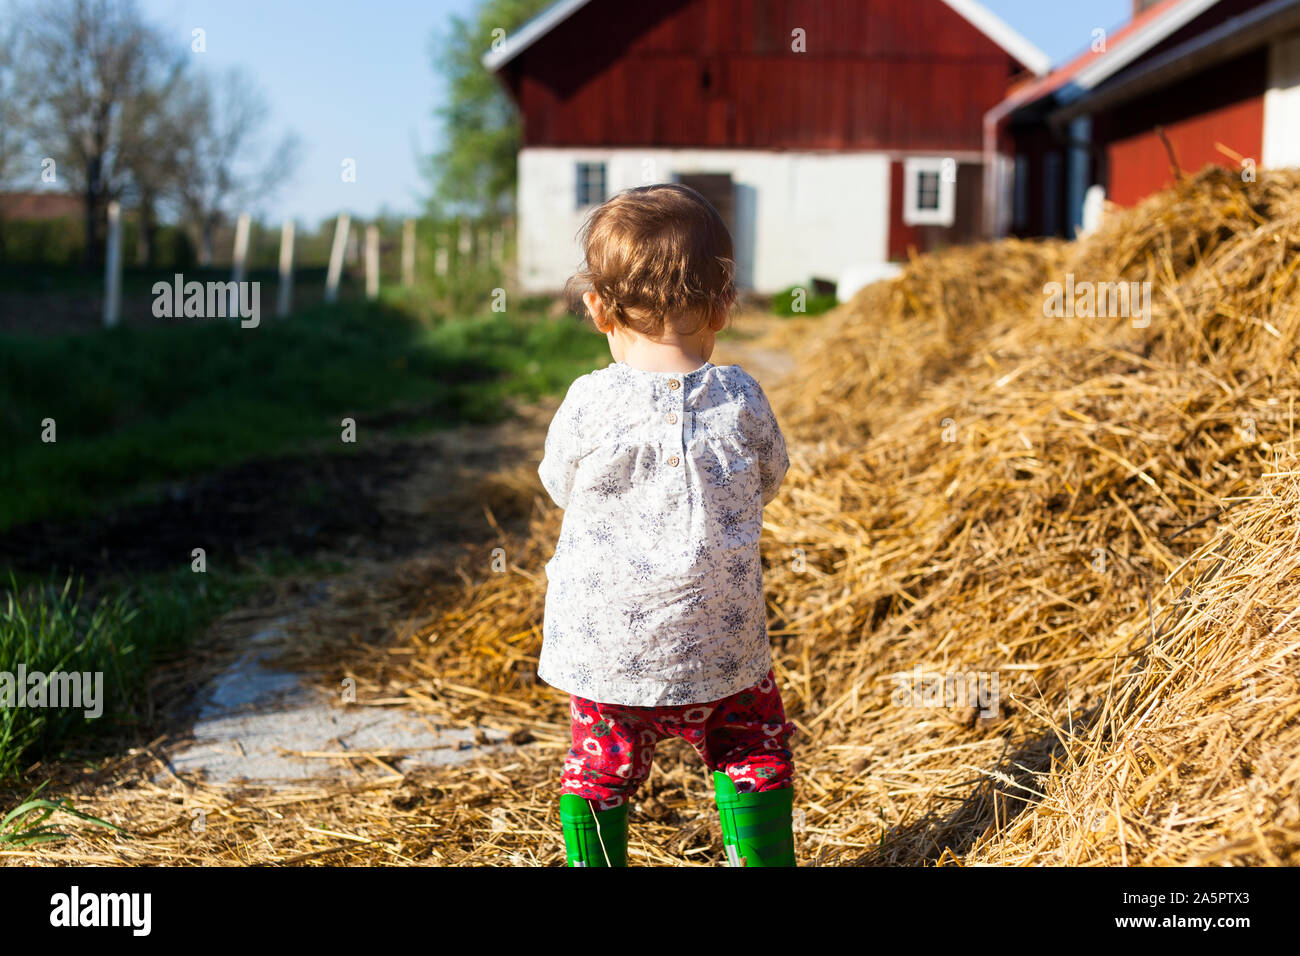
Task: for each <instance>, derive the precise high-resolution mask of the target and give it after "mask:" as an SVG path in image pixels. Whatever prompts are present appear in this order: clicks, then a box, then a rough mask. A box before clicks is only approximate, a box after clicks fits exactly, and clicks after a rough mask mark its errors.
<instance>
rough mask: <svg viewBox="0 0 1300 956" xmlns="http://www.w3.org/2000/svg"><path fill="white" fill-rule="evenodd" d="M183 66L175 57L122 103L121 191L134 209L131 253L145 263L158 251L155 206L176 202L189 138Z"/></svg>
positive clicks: (119, 156)
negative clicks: (160, 73)
mask: <svg viewBox="0 0 1300 956" xmlns="http://www.w3.org/2000/svg"><path fill="white" fill-rule="evenodd" d="M182 57H183V54H182ZM183 70H184V60H183V59H178V60H176V61H175V62H174V63H173V64H172V66H171V68H170V70H169V71H168V72H167V73H166V74H165V75H164V76H163V77H162V78H161V79H160V80H159V81H158V82H156V83H153V84H151V85H150V86H148V87H147V88H145V89H142V90H140V91H139V92H138V93H137V94H136V95H135V96H134V97H132V98H131V99H129V100H127V101H126V103H124V104H123V108H122V124H121V140H120V144H119V151H118V165H119V166H120V167H121V169H122V170H123V171H124V172H125V174H126V180H125V183H124V185H123V193H124V196H125V198H126V199H127V200H128V201H129V202H131V203H132V204H133V205H134V206H135V207H136V209H137V211H138V213H139V221H140V231H139V236H138V246H137V250H136V258H137V261H141V262H144V263H145V264H146V265H150V266H152V265H153V264H154V263H155V261H156V259H157V253H158V248H157V241H156V237H157V234H158V216H159V207H160V206H162V205H172V204H175V205H178V204H179V203H178V201H179V198H180V191H181V176H182V174H183V165H184V164H183V162H182V153H183V150H184V147H185V143H186V140H187V138H188V133H187V130H186V125H187V122H188V120H187V117H186V116H185V115H184V113H183V112H182V107H183V105H184V102H185V98H184V96H182V95H181V92H182V90H183V89H184V88H185V85H186V84H187V83H188V82H189V79H188V77H187V76H186V74H185V73H184V72H183Z"/></svg>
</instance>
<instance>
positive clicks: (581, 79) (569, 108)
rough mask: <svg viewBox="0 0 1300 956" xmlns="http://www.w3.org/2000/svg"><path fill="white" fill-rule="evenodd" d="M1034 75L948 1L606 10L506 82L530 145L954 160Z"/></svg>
mask: <svg viewBox="0 0 1300 956" xmlns="http://www.w3.org/2000/svg"><path fill="white" fill-rule="evenodd" d="M795 28H802V29H803V30H804V31H805V33H806V45H807V52H804V53H795V52H792V51H791V48H790V47H791V32H792V31H793V30H794V29H795ZM706 72H707V81H706V79H705V74H706ZM1021 72H1022V70H1021V68H1020V66H1019V64H1017V63H1016V62H1015V61H1014V60H1013V59H1012V58H1011V57H1010V56H1009V55H1008V54H1007V53H1006V52H1005V51H1004V50H1003V49H1002V48H1001V47H999V46H998V45H997V44H995V43H994V42H993V41H992V40H990V39H988V38H987V37H985V36H984V34H982V33H981V32H980V31H979V30H977V29H976V28H975V27H973V26H972V25H971V24H970V23H968V22H967V21H966V20H965V19H964V18H963V17H961V16H960V15H958V14H957V13H956V12H954V11H953V10H952V9H950V8H949V7H948V6H947V5H946V4H944V3H942V2H941V0H907V2H906V3H900V2H898V0H766V2H765V0H638V2H636V3H629V2H627V0H592V2H591V3H589V4H588V5H587V6H586V7H584V8H583V9H582V10H580V11H578V12H577V13H575V14H573V15H572V16H571V17H569V19H567V20H566V21H564V22H563V23H561V24H559V25H558V26H556V27H555V28H554V29H553V30H552V31H551V32H550V33H548V34H547V35H545V36H544V37H542V38H541V39H540V40H538V41H537V42H536V43H535V44H534V45H533V46H531V47H529V48H528V49H526V50H525V51H524V52H522V53H521V54H520V55H519V56H518V57H517V58H516V59H515V60H513V61H512V62H510V63H509V64H507V65H506V66H505V67H504V68H503V75H504V77H505V80H506V82H507V83H508V84H509V85H510V88H511V90H512V92H513V93H514V95H515V98H516V101H517V102H518V104H519V107H520V110H521V112H522V114H523V120H524V145H526V146H650V145H653V146H664V147H674V146H676V147H691V146H712V147H733V148H748V149H921V150H932V149H933V150H949V151H951V150H962V149H966V150H978V149H980V147H981V121H982V119H983V116H984V113H985V111H986V110H988V109H989V108H990V107H992V106H993V105H994V104H996V103H997V102H999V101H1000V100H1001V99H1002V97H1003V95H1004V94H1005V92H1006V90H1007V87H1008V83H1009V81H1010V79H1011V78H1012V77H1013V76H1015V75H1019V74H1020V73H1021Z"/></svg>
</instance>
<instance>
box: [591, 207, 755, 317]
mask: <svg viewBox="0 0 1300 956" xmlns="http://www.w3.org/2000/svg"><path fill="white" fill-rule="evenodd" d="M581 243H582V247H583V250H584V254H585V261H584V262H583V265H582V268H581V269H580V270H579V271H578V272H577V273H576V274H575V275H574V276H573V277H572V278H570V279H569V281H568V283H567V284H566V285H565V292H566V294H567V295H568V297H569V301H570V304H571V305H572V306H573V308H574V310H575V311H577V312H578V314H579V315H582V314H583V313H584V312H585V307H584V306H583V304H582V300H581V293H582V292H583V291H586V289H591V290H592V291H594V292H595V293H596V294H597V295H598V296H600V299H601V301H602V302H603V303H604V306H605V312H606V314H607V315H608V316H609V317H610V318H611V319H613V320H614V321H615V322H617V323H618V324H620V325H623V326H626V327H628V328H630V329H632V330H634V331H636V332H639V333H641V334H642V335H647V336H650V337H651V338H659V337H660V336H662V335H663V333H664V331H665V328H666V326H671V327H672V329H673V331H675V332H676V333H678V334H679V335H693V334H694V333H696V332H698V331H700V330H701V329H702V328H703V327H704V325H705V324H706V323H707V322H708V320H709V317H710V316H711V315H712V314H713V313H714V312H715V311H718V310H721V311H723V312H724V313H726V312H729V310H730V308H731V305H732V304H733V303H734V302H735V298H736V286H735V269H736V266H735V260H734V258H733V253H732V243H731V233H730V232H728V231H727V225H726V223H724V222H723V221H722V217H721V216H720V215H718V211H717V210H716V209H714V208H713V206H712V205H711V204H710V203H709V201H708V200H707V199H705V198H704V197H703V196H702V195H700V194H699V193H698V192H697V191H696V190H694V189H691V188H690V187H689V186H683V185H681V184H680V183H658V184H655V185H652V186H638V187H636V188H633V189H627V190H624V191H623V192H620V193H618V194H616V195H615V196H613V197H611V198H610V199H608V200H607V201H606V202H605V203H603V204H602V205H601V206H599V207H597V208H596V209H595V210H594V211H593V212H592V214H591V215H590V216H589V217H588V218H587V222H586V224H585V225H584V226H583V229H582V234H581Z"/></svg>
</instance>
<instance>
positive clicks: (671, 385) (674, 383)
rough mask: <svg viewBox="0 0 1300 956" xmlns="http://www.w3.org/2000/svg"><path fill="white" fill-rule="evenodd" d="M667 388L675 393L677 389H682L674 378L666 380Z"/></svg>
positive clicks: (680, 384)
mask: <svg viewBox="0 0 1300 956" xmlns="http://www.w3.org/2000/svg"><path fill="white" fill-rule="evenodd" d="M668 387H669V388H671V389H672V390H673V391H677V389H679V388H681V387H682V383H681V382H679V381H677V379H675V378H670V379H669V380H668Z"/></svg>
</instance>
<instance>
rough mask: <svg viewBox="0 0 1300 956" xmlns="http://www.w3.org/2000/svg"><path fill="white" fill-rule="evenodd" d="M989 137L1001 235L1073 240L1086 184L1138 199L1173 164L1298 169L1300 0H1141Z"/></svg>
mask: <svg viewBox="0 0 1300 956" xmlns="http://www.w3.org/2000/svg"><path fill="white" fill-rule="evenodd" d="M1098 41H1099V42H1098ZM985 145H986V163H987V166H988V167H990V168H993V169H995V170H997V173H998V174H997V175H996V176H990V177H989V180H988V181H987V182H986V188H987V190H988V192H987V193H986V209H988V211H989V212H988V217H987V220H986V226H987V228H988V229H989V230H990V231H991V232H992V233H994V234H995V235H1005V234H1007V233H1014V234H1017V235H1063V236H1072V235H1074V232H1075V230H1076V229H1077V228H1079V227H1080V226H1082V225H1083V224H1084V220H1085V211H1084V210H1085V196H1086V195H1087V194H1088V193H1089V191H1091V192H1092V193H1093V194H1094V195H1095V196H1096V197H1098V198H1100V197H1101V196H1102V195H1104V196H1105V197H1106V198H1108V199H1110V200H1112V201H1114V202H1116V203H1119V204H1120V205H1124V206H1129V205H1133V204H1134V203H1136V202H1138V201H1139V200H1140V199H1142V198H1143V197H1145V196H1148V195H1150V194H1151V193H1153V192H1156V191H1158V190H1160V189H1163V188H1164V187H1166V186H1168V185H1170V184H1171V183H1172V182H1173V178H1174V169H1175V164H1176V167H1177V168H1179V169H1182V170H1185V171H1195V170H1197V169H1200V168H1201V167H1202V166H1204V165H1205V164H1206V163H1218V164H1220V165H1224V166H1229V167H1232V168H1234V169H1240V170H1241V172H1242V175H1243V176H1247V177H1249V176H1253V175H1254V172H1255V170H1256V169H1257V168H1258V167H1279V166H1296V165H1300V0H1159V2H1154V3H1152V2H1150V0H1137V2H1135V4H1134V16H1133V19H1132V21H1131V22H1130V23H1129V24H1128V25H1126V26H1125V27H1124V28H1123V29H1122V30H1120V31H1118V32H1116V33H1115V34H1114V35H1113V36H1110V37H1105V36H1101V37H1097V38H1095V40H1094V45H1093V48H1092V49H1090V50H1089V51H1088V52H1087V53H1085V54H1083V55H1082V56H1080V57H1078V58H1077V59H1075V60H1074V61H1072V62H1070V63H1068V64H1066V65H1065V66H1063V67H1061V68H1060V69H1058V70H1056V71H1054V72H1053V73H1051V74H1050V75H1048V76H1046V77H1043V78H1041V79H1038V80H1034V81H1030V82H1027V83H1025V84H1023V85H1022V86H1021V87H1020V88H1018V89H1017V90H1015V91H1014V92H1013V93H1012V94H1011V95H1010V96H1009V97H1008V98H1007V100H1006V101H1005V102H1004V103H1002V104H1000V105H999V106H997V107H995V108H994V109H993V110H991V111H990V113H989V116H988V118H987V120H986V144H985ZM1089 224H1090V223H1089Z"/></svg>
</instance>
